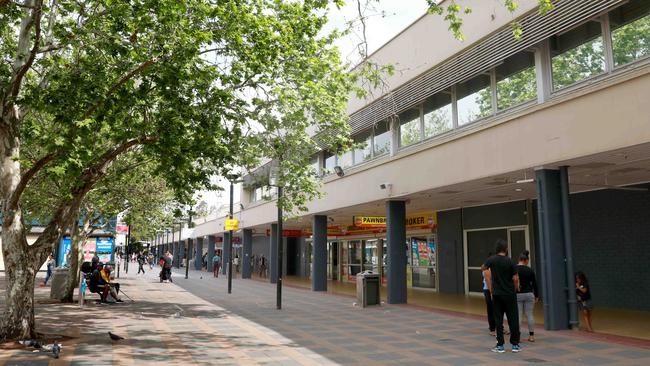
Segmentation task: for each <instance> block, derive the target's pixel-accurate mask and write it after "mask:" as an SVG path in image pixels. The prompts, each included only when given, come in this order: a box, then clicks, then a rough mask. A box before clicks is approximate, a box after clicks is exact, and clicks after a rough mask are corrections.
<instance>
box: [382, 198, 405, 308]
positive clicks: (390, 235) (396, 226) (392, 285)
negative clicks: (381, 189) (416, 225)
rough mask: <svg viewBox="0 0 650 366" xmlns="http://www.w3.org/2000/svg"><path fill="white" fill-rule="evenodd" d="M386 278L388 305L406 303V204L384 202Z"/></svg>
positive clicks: (401, 202)
mask: <svg viewBox="0 0 650 366" xmlns="http://www.w3.org/2000/svg"><path fill="white" fill-rule="evenodd" d="M386 239H387V240H388V244H387V247H388V248H387V251H388V253H387V259H386V261H387V263H386V265H387V278H388V295H387V300H388V303H389V304H405V303H406V204H405V202H404V201H388V202H386Z"/></svg>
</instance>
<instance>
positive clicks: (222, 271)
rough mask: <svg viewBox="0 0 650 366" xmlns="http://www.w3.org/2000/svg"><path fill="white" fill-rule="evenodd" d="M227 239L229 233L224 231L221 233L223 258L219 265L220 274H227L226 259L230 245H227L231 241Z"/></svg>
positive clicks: (228, 256) (228, 255)
mask: <svg viewBox="0 0 650 366" xmlns="http://www.w3.org/2000/svg"><path fill="white" fill-rule="evenodd" d="M229 237H230V232H228V231H226V232H225V233H223V258H221V260H222V261H223V262H222V264H221V273H223V274H228V258H230V245H228V243H230V241H229V240H232V238H230V239H229Z"/></svg>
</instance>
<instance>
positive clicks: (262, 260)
mask: <svg viewBox="0 0 650 366" xmlns="http://www.w3.org/2000/svg"><path fill="white" fill-rule="evenodd" d="M260 277H262V278H266V258H264V256H262V257H261V258H260Z"/></svg>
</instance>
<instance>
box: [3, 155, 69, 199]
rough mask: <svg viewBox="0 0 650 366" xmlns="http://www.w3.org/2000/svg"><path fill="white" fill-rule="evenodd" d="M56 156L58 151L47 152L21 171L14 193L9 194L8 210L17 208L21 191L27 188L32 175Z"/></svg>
mask: <svg viewBox="0 0 650 366" xmlns="http://www.w3.org/2000/svg"><path fill="white" fill-rule="evenodd" d="M57 156H58V153H49V154H47V155H45V156H43V157H42V158H40V159H39V160H37V161H36V163H34V165H32V167H31V168H29V169H28V170H27V171H26V172H25V173H23V175H22V177H20V182H19V183H18V185H17V186H16V189H15V190H14V193H13V194H12V195H11V199H10V200H9V204H8V206H7V209H8V210H17V209H18V202H19V201H20V197H21V196H22V194H23V192H24V191H25V188H27V184H28V183H29V182H30V181H31V180H32V178H33V177H34V175H36V173H38V172H39V171H40V170H41V169H43V167H44V166H45V165H47V164H48V163H49V162H51V161H52V160H54V159H55V158H56V157H57Z"/></svg>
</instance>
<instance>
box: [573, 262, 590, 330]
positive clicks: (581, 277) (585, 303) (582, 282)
mask: <svg viewBox="0 0 650 366" xmlns="http://www.w3.org/2000/svg"><path fill="white" fill-rule="evenodd" d="M576 299H577V300H578V309H580V312H582V319H583V320H584V322H585V325H586V326H587V329H586V330H587V332H593V331H594V329H593V328H592V327H591V312H592V311H593V310H594V306H593V304H592V303H591V288H590V287H589V280H587V276H585V274H584V273H583V272H581V271H578V272H577V273H576Z"/></svg>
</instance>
